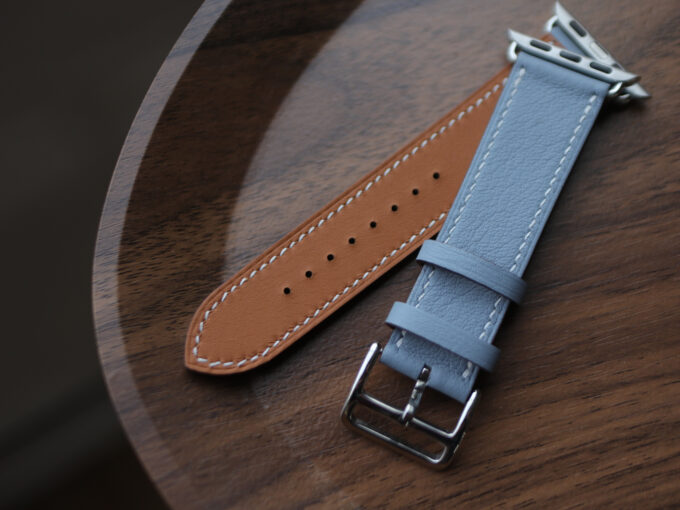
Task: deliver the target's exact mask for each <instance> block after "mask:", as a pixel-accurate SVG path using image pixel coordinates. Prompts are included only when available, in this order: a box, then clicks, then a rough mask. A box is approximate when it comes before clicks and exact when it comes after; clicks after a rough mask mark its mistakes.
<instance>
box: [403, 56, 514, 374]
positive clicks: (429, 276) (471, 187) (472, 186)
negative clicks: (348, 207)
mask: <svg viewBox="0 0 680 510" xmlns="http://www.w3.org/2000/svg"><path fill="white" fill-rule="evenodd" d="M525 72H526V69H525V68H524V67H521V68H520V70H519V73H518V76H517V78H516V79H515V81H514V83H513V84H512V90H511V91H510V97H508V99H507V101H506V103H505V107H504V108H503V111H502V112H501V114H500V119H499V120H498V122H497V123H496V129H495V131H494V132H493V134H492V135H491V140H489V142H488V143H487V145H486V151H485V152H484V155H483V156H482V161H481V162H480V163H479V165H478V166H477V173H476V174H475V176H474V177H473V179H472V182H471V183H470V184H469V185H468V189H467V195H465V198H463V203H462V204H461V205H460V207H459V208H458V213H457V214H456V217H455V218H454V220H453V224H452V225H451V228H449V230H448V232H447V233H446V239H444V243H448V242H449V240H450V239H451V235H452V234H453V231H454V230H455V229H456V225H458V221H460V217H461V215H462V214H463V211H464V210H465V206H466V205H467V203H468V200H470V196H471V195H472V191H473V190H474V189H475V186H476V185H477V179H478V178H479V176H480V174H481V173H482V169H483V168H484V165H486V158H487V157H488V156H489V152H490V151H491V148H492V147H493V144H494V140H495V139H496V137H497V136H498V133H499V132H500V129H501V126H502V125H503V120H504V119H505V116H506V115H507V113H508V109H509V108H510V105H511V104H512V100H513V98H514V97H515V94H516V93H517V87H518V86H519V83H520V82H521V81H522V77H523V76H524V73H525ZM497 86H498V85H495V86H494V88H493V90H494V91H496V90H498V89H497V88H496V87H497ZM435 269H436V268H435V267H434V266H431V267H430V271H429V273H427V277H426V278H425V283H424V284H423V291H422V292H421V293H420V295H419V296H418V298H417V299H416V304H415V307H416V308H418V307H419V306H420V302H421V301H422V300H423V298H424V297H425V294H426V293H427V289H428V287H429V286H430V280H431V279H432V275H433V274H434V272H435ZM405 336H406V332H405V331H404V330H403V329H402V330H401V334H400V335H399V338H398V339H397V342H396V347H397V349H399V348H400V347H401V344H402V343H403V342H404V337H405ZM468 365H469V362H468Z"/></svg>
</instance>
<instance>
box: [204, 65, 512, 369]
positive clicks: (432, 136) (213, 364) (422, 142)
mask: <svg viewBox="0 0 680 510" xmlns="http://www.w3.org/2000/svg"><path fill="white" fill-rule="evenodd" d="M506 82H507V77H506V78H503V79H502V80H501V82H500V83H496V84H495V85H494V86H493V87H492V88H491V89H490V90H488V91H486V92H485V93H484V95H483V96H482V97H479V98H478V99H477V100H476V101H475V102H474V103H472V104H470V105H468V107H467V108H466V109H464V110H462V111H460V112H459V113H458V115H457V116H455V117H454V118H452V119H450V120H449V121H448V122H447V123H445V124H444V125H442V126H441V127H440V128H439V129H435V130H434V131H432V132H431V133H430V134H429V135H425V137H423V138H422V139H421V140H419V141H418V142H416V143H415V144H414V145H413V146H412V147H411V149H410V150H408V151H407V152H406V153H405V154H404V155H403V156H402V157H401V158H398V159H397V160H395V161H394V162H393V163H392V164H391V165H390V166H388V167H387V168H386V169H385V170H384V171H383V172H381V173H379V174H378V175H376V177H375V178H374V179H372V180H371V181H369V182H368V183H367V184H366V185H365V186H364V187H362V188H359V190H358V191H357V192H356V193H355V194H354V195H352V196H350V197H349V198H348V199H347V200H346V201H345V202H343V203H342V204H340V205H339V206H338V208H337V209H336V210H335V211H331V212H329V213H328V214H327V215H326V216H325V217H324V218H321V219H320V220H319V221H318V223H317V224H316V225H312V226H311V227H310V228H309V229H308V230H307V232H303V233H302V234H300V235H299V236H298V238H297V239H295V240H293V241H291V242H290V243H289V244H288V246H284V247H283V248H282V249H281V251H280V252H279V254H278V255H273V256H272V257H271V258H270V259H269V260H268V261H267V262H264V263H262V265H260V267H259V268H257V269H254V270H253V271H251V272H250V274H249V275H248V276H244V277H243V278H241V280H240V281H239V283H238V284H234V285H232V287H231V288H230V289H229V290H226V291H224V292H223V293H222V296H221V297H220V298H219V299H217V300H216V301H215V302H214V303H213V304H212V306H210V307H209V308H208V309H207V310H206V311H205V312H204V314H203V319H202V320H201V322H200V323H199V324H198V333H197V334H196V335H195V336H194V346H193V348H192V349H191V352H192V354H193V356H194V357H195V358H196V361H197V362H198V363H201V364H208V366H209V367H211V368H214V367H217V366H220V365H221V366H223V367H231V366H234V365H236V367H239V368H240V367H242V366H243V365H245V364H247V363H254V362H255V361H257V360H258V359H259V358H260V357H265V356H267V355H268V354H269V353H270V352H271V351H272V350H273V349H275V348H277V347H278V346H279V345H280V344H281V342H284V341H285V340H286V339H287V338H288V337H289V336H290V334H292V333H294V332H295V331H297V330H298V329H300V327H303V326H305V325H307V324H308V323H309V321H311V320H312V319H313V318H314V317H316V316H317V315H319V313H321V311H322V310H325V309H326V308H328V306H330V304H331V303H332V302H334V301H336V300H337V299H338V298H339V296H340V295H342V294H346V293H347V292H349V289H350V288H352V287H354V286H356V285H358V283H359V282H360V281H361V280H363V279H364V278H366V277H368V275H370V274H371V273H372V272H374V271H376V270H377V269H378V268H379V267H380V266H381V265H383V264H384V262H385V261H386V260H387V259H389V258H390V257H392V256H394V255H395V254H396V253H397V252H398V251H400V250H402V249H403V248H404V247H405V246H407V245H408V244H410V243H411V242H412V241H413V240H414V239H415V238H416V237H418V235H420V234H414V235H412V236H411V237H410V238H409V240H407V241H404V242H403V243H402V244H401V245H400V247H399V248H397V249H395V250H392V252H390V253H389V254H388V255H385V256H384V257H383V258H382V259H381V262H380V263H378V264H376V265H374V266H373V267H372V268H371V269H370V270H369V271H367V272H366V273H364V275H363V276H362V277H360V278H357V279H356V280H354V282H353V283H352V284H351V286H347V287H345V288H344V289H343V291H341V292H339V293H338V294H336V295H335V296H334V297H333V298H331V300H330V301H329V302H327V303H325V304H324V305H323V306H322V307H321V308H319V309H317V310H315V312H314V313H313V314H312V315H310V316H308V317H306V318H305V319H304V321H303V322H302V323H298V324H296V325H295V326H294V327H293V329H289V330H288V331H286V333H284V335H283V336H282V337H280V338H278V339H277V340H276V341H275V342H274V343H273V344H272V345H271V346H269V347H267V348H266V349H264V350H263V351H262V352H260V353H258V354H255V355H254V356H252V357H250V358H245V359H242V360H240V361H238V362H236V361H226V362H223V361H212V362H211V361H210V360H209V359H207V358H203V357H200V356H199V355H198V347H199V345H200V343H201V334H202V333H203V330H204V328H205V324H206V322H207V321H208V318H209V317H210V314H211V313H212V312H213V311H215V310H216V309H217V307H218V306H219V305H220V304H221V303H223V302H224V300H225V299H226V298H227V296H228V295H229V294H231V293H233V292H234V291H236V290H237V289H239V288H240V287H242V286H243V285H244V284H245V283H246V282H248V281H249V280H250V279H252V278H253V277H254V276H255V275H256V274H257V273H259V272H260V271H262V270H263V269H265V268H266V267H268V266H269V265H271V264H272V263H273V262H274V261H275V260H276V259H278V258H280V257H281V256H283V254H284V253H286V252H287V251H288V250H289V249H292V248H293V247H294V246H295V245H296V244H297V243H299V242H301V241H302V240H303V239H304V238H305V237H307V236H308V235H309V234H311V233H312V232H313V231H314V230H316V229H317V228H320V227H321V226H322V225H323V224H324V223H325V222H326V221H328V220H330V219H331V218H332V217H333V216H334V215H335V214H337V213H340V212H341V211H342V210H343V209H344V208H345V207H346V206H348V205H349V204H351V203H352V202H353V201H354V200H355V199H356V198H359V197H360V196H361V195H362V194H363V193H364V192H366V191H368V190H369V189H370V188H371V187H372V186H373V184H376V183H378V182H379V181H380V179H382V178H383V177H386V176H387V175H389V173H390V172H391V171H392V170H395V169H396V168H397V167H398V166H399V165H400V164H401V163H402V162H406V161H407V160H408V159H409V157H411V156H415V154H416V153H417V152H418V151H419V150H420V149H424V148H425V147H426V146H427V145H428V143H429V142H431V141H434V140H435V139H436V138H437V136H438V135H440V134H443V133H444V132H445V131H446V130H447V129H448V128H451V127H452V126H453V125H454V124H455V123H456V121H458V120H461V119H462V118H463V117H464V116H465V115H466V114H468V113H471V112H472V111H473V110H474V109H475V108H476V107H478V106H479V105H481V104H482V103H483V102H484V101H486V100H487V99H488V98H489V97H490V96H491V95H492V94H495V93H496V92H498V90H499V89H500V88H501V87H502V86H503V85H505V83H506ZM445 214H446V212H444V213H442V214H441V215H439V217H438V218H435V219H434V220H432V221H431V222H430V224H434V222H436V221H437V220H438V219H441V218H442V217H443V216H444V215H445ZM430 224H428V225H430ZM428 228H430V227H429V226H428V227H423V229H421V232H423V231H424V230H427V229H428Z"/></svg>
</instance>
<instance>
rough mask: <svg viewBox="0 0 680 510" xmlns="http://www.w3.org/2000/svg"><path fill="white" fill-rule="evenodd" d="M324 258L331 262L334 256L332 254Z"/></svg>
mask: <svg viewBox="0 0 680 510" xmlns="http://www.w3.org/2000/svg"><path fill="white" fill-rule="evenodd" d="M326 258H327V259H328V260H333V259H334V258H335V255H333V254H332V253H329V254H328V255H326Z"/></svg>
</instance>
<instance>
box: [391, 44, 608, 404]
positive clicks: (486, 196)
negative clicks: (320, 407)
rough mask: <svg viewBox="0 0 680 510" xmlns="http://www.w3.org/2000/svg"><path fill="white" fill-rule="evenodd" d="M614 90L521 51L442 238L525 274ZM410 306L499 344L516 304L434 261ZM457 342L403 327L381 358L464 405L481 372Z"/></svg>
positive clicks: (439, 238) (425, 268) (420, 279)
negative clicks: (425, 375)
mask: <svg viewBox="0 0 680 510" xmlns="http://www.w3.org/2000/svg"><path fill="white" fill-rule="evenodd" d="M608 88H609V85H608V84H606V83H604V82H601V81H599V80H597V79H595V78H591V77H588V76H585V75H583V74H579V73H577V72H574V71H571V70H568V69H566V68H563V67H561V66H559V65H557V64H553V63H551V62H548V61H546V60H543V59H540V58H537V57H534V56H531V55H528V54H526V53H523V52H521V53H520V54H519V55H518V58H517V61H516V63H515V65H514V67H513V70H512V72H511V74H510V76H509V78H508V81H507V84H506V86H505V89H504V90H503V93H502V95H501V97H500V98H499V101H498V104H497V106H496V110H495V111H494V113H493V115H492V117H491V119H490V121H489V125H488V126H487V129H486V132H485V134H484V136H483V137H482V140H481V142H480V145H479V147H478V149H477V153H476V155H475V157H474V159H473V161H472V163H471V165H470V168H469V170H468V173H467V175H466V177H465V179H464V181H463V184H462V185H461V188H460V191H459V193H458V196H457V197H456V199H455V201H454V203H453V206H452V207H451V210H450V211H449V214H448V216H447V219H446V221H445V223H444V225H443V227H442V230H441V232H440V233H439V235H438V236H437V241H438V242H441V243H444V244H448V245H451V246H455V247H458V248H460V249H461V250H464V251H465V252H468V253H471V254H472V255H474V256H476V257H479V258H481V259H484V260H486V261H488V262H491V263H493V264H495V265H497V266H499V267H501V268H503V269H505V270H507V271H509V272H511V273H512V274H514V275H516V276H518V277H521V275H522V274H523V273H524V270H525V268H526V266H527V263H528V261H529V258H530V256H531V254H532V252H533V250H534V248H535V246H536V243H537V241H538V238H539V236H540V234H541V231H542V230H543V227H544V226H545V224H546V221H547V219H548V216H549V214H550V211H551V210H552V208H553V206H554V204H555V201H556V200H557V197H558V195H559V193H560V191H561V189H562V186H563V185H564V182H565V180H566V178H567V176H568V174H569V172H570V170H571V168H572V166H573V164H574V161H575V160H576V157H577V155H578V153H579V152H580V150H581V147H582V146H583V143H584V142H585V139H586V137H587V135H588V133H589V132H590V129H591V127H592V125H593V122H594V120H595V117H596V116H597V113H598V111H599V109H600V107H601V105H602V103H603V101H604V98H605V96H606V94H607V91H608ZM407 303H408V305H410V306H412V307H413V308H415V309H418V310H422V311H424V312H427V313H428V314H430V315H432V316H435V317H438V318H439V319H441V320H442V321H444V322H445V323H446V324H449V325H450V326H449V327H450V333H451V336H452V337H453V336H455V331H457V330H462V331H465V332H466V337H467V336H470V335H472V336H474V337H475V338H476V339H478V340H479V341H480V342H486V343H491V342H492V341H493V339H494V337H495V336H496V333H497V331H498V328H499V326H500V323H501V321H502V319H503V317H504V315H505V313H506V311H507V309H508V305H509V303H510V301H509V300H508V299H507V298H506V297H504V296H503V295H501V294H499V293H498V292H495V291H493V290H490V289H489V288H487V287H486V286H484V285H480V284H478V283H476V282H474V281H472V280H470V279H469V278H466V277H464V276H461V275H459V274H455V273H452V272H451V271H448V270H443V269H438V268H437V267H436V266H433V265H431V264H425V265H424V266H423V269H422V270H421V273H420V275H419V277H418V279H417V281H416V284H415V286H414V288H413V290H412V292H411V294H410V296H409V298H408V301H407ZM448 341H449V340H447V341H446V342H438V343H437V342H430V341H428V340H425V339H423V338H422V337H419V336H417V335H414V334H412V333H409V332H407V331H404V330H402V329H399V328H397V329H395V330H394V331H393V332H392V335H391V336H390V340H389V342H388V343H387V345H386V346H385V349H384V351H383V354H382V357H381V361H382V362H383V363H385V364H387V365H388V366H390V367H392V368H393V369H395V370H397V371H399V372H401V373H403V374H404V375H406V376H408V377H411V378H412V379H416V378H417V377H418V375H419V374H420V371H421V370H422V368H423V365H428V366H429V367H430V369H431V373H430V378H429V380H428V386H429V387H432V388H434V389H436V390H439V391H441V392H442V393H444V394H446V395H448V396H450V397H452V398H454V399H456V400H458V401H459V402H461V403H464V402H465V401H466V399H467V398H468V396H469V394H470V392H471V391H472V389H473V387H474V384H475V380H476V377H477V374H478V372H479V367H478V366H477V365H475V364H474V363H472V362H471V361H469V360H468V359H465V358H464V357H461V356H459V355H457V354H455V353H454V352H452V351H451V350H449V348H448V346H449V345H450V344H448V343H447V342H448ZM450 341H453V340H450ZM443 345H444V346H443Z"/></svg>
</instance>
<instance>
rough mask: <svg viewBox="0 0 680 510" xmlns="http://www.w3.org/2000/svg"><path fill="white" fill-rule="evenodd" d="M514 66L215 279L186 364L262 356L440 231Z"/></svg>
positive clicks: (207, 367) (238, 367) (223, 369)
mask: <svg viewBox="0 0 680 510" xmlns="http://www.w3.org/2000/svg"><path fill="white" fill-rule="evenodd" d="M508 72H509V67H508V68H506V69H504V70H503V71H501V72H500V73H499V74H497V75H496V76H495V77H494V78H492V79H491V80H490V81H488V82H487V83H485V84H484V85H483V86H482V87H481V88H480V89H479V90H478V91H477V92H475V93H474V94H473V95H472V96H470V97H469V98H468V99H467V100H466V101H464V102H463V103H461V105H460V106H458V107H456V108H454V109H453V110H452V111H451V112H449V113H448V114H447V115H446V116H444V117H443V118H442V119H440V120H439V121H437V122H436V123H434V124H433V125H432V126H431V127H430V128H428V129H427V130H425V131H424V132H423V134H421V135H420V136H419V137H418V138H416V139H415V140H413V141H412V142H411V143H409V144H407V145H406V146H405V147H404V148H403V149H402V150H400V151H399V152H397V153H396V154H395V155H394V156H393V157H391V158H390V159H389V160H387V161H386V162H385V163H384V164H382V165H380V166H379V167H378V168H376V169H375V170H374V171H373V172H371V173H370V174H368V175H367V176H366V177H364V178H363V179H361V180H360V181H359V182H357V183H356V184H355V185H353V186H352V187H351V188H349V189H348V190H347V191H346V192H345V193H343V194H342V195H341V196H339V197H338V198H337V199H336V200H334V201H333V202H332V203H330V204H329V205H328V206H327V207H325V208H324V209H322V210H321V211H319V212H318V213H317V214H315V215H314V216H312V217H311V218H310V219H309V220H307V221H306V222H304V223H303V224H302V225H300V227H298V228H297V229H295V230H293V231H292V232H291V233H290V234H288V235H287V236H286V237H284V238H283V239H282V240H281V241H279V242H278V243H277V244H276V245H274V246H273V247H272V248H270V249H269V250H268V251H266V252H265V253H263V254H262V255H261V256H259V257H258V258H256V259H255V260H253V261H252V262H251V263H250V264H248V265H247V266H246V267H245V268H243V269H242V270H241V271H240V272H239V273H237V274H236V275H235V276H233V277H232V278H231V279H229V281H227V282H225V283H223V284H222V285H220V286H219V287H218V288H216V289H215V290H214V291H213V292H212V293H211V294H210V295H209V296H208V297H207V298H206V299H205V300H204V302H203V303H202V304H201V306H200V307H199V308H198V310H197V311H196V313H195V315H194V317H193V319H192V321H191V324H190V326H189V330H188V334H187V340H186V347H185V364H186V366H187V367H188V368H190V369H192V370H197V371H200V372H207V373H212V374H229V373H237V372H242V371H246V370H249V369H251V368H254V367H256V366H258V365H261V364H262V363H265V362H266V361H268V360H269V359H271V358H273V357H274V356H276V355H277V354H279V353H280V352H281V351H283V350H284V349H285V348H286V347H288V346H290V345H291V344H292V343H293V342H295V341H296V340H298V339H299V338H300V337H302V336H303V335H304V334H305V333H307V332H308V331H309V330H310V329H312V328H313V327H314V326H316V325H317V324H319V323H320V322H321V321H323V320H324V319H325V318H327V317H328V316H329V315H331V314H332V313H333V312H334V311H335V310H337V309H338V308H340V307H341V306H342V305H343V304H345V303H346V302H347V301H349V300H350V299H352V298H353V297H354V296H356V295H357V294H358V293H359V292H361V291H362V290H363V289H365V288H366V287H367V286H368V285H370V284H371V283H372V282H373V281H375V280H376V279H377V278H379V277H380V276H381V275H382V274H383V273H384V272H385V271H387V270H389V269H390V268H391V267H393V266H394V265H395V264H397V263H398V262H399V261H401V260H402V259H403V258H404V257H406V256H407V255H409V254H410V253H412V252H413V251H414V250H415V249H416V248H418V247H419V246H420V245H421V244H422V243H423V241H424V240H426V239H428V238H430V237H432V236H433V235H435V234H436V233H437V232H438V231H439V229H440V228H441V225H442V223H443V221H444V217H445V215H446V211H447V210H448V208H449V205H450V202H451V197H452V196H455V194H456V193H457V191H458V188H459V186H460V184H461V182H462V180H463V178H464V176H465V172H466V171H467V168H468V166H469V165H470V161H471V160H472V157H473V155H474V151H475V148H476V147H477V145H478V144H479V140H480V138H481V137H482V134H483V132H484V129H485V127H486V124H487V122H488V120H489V118H490V116H491V113H492V111H493V109H494V106H495V105H496V101H497V99H498V96H499V95H500V92H501V90H502V88H503V84H504V83H505V80H506V79H507V75H508ZM262 310H266V311H267V312H266V313H262Z"/></svg>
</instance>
